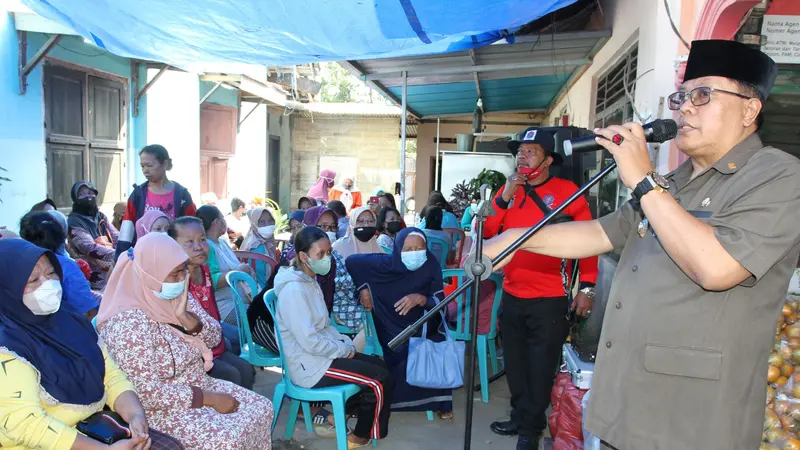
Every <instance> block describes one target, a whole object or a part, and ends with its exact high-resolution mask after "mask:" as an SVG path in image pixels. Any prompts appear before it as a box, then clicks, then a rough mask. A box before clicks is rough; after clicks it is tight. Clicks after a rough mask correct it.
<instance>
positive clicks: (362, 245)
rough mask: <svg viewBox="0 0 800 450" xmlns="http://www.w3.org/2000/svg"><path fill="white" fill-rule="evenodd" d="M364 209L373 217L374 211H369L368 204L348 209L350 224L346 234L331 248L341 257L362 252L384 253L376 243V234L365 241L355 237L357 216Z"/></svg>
mask: <svg viewBox="0 0 800 450" xmlns="http://www.w3.org/2000/svg"><path fill="white" fill-rule="evenodd" d="M365 211H368V212H369V213H370V214H371V215H372V217H375V213H373V212H372V211H370V209H369V206H362V207H360V208H356V209H354V210H352V211H350V226H349V227H348V228H347V235H346V236H345V237H343V238H341V239H339V240H338V241H336V242H334V244H333V249H334V250H336V251H337V252H338V253H339V254H340V255H342V258H345V259H346V258H347V257H348V256H350V255H356V254H362V253H386V252H385V251H384V250H383V248H382V247H381V246H380V245H378V237H377V236H372V238H371V239H370V240H368V241H367V242H361V241H360V240H359V239H358V238H357V237H356V235H355V229H356V228H358V227H357V226H356V222H357V221H358V216H360V215H361V214H362V213H363V212H365ZM376 220H377V219H376Z"/></svg>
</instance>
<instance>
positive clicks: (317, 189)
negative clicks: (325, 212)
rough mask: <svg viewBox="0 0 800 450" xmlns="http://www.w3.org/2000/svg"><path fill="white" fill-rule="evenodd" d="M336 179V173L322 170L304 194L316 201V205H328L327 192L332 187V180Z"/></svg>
mask: <svg viewBox="0 0 800 450" xmlns="http://www.w3.org/2000/svg"><path fill="white" fill-rule="evenodd" d="M335 178H336V171H334V170H330V169H322V170H320V171H319V179H317V182H316V183H314V186H311V189H309V190H308V192H307V193H306V195H307V196H309V197H311V198H313V199H314V200H316V203H317V205H324V204H325V203H328V191H330V190H331V188H332V187H333V180H334V179H335Z"/></svg>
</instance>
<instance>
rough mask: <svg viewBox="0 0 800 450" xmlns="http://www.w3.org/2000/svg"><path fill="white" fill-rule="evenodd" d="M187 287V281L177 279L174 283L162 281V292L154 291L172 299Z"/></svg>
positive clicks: (162, 296)
mask: <svg viewBox="0 0 800 450" xmlns="http://www.w3.org/2000/svg"><path fill="white" fill-rule="evenodd" d="M185 288H186V282H184V281H176V282H174V283H161V292H159V291H153V293H154V294H156V295H157V296H159V297H160V298H163V299H164V300H172V299H174V298H176V297H177V296H179V295H181V294H183V290H184V289H185Z"/></svg>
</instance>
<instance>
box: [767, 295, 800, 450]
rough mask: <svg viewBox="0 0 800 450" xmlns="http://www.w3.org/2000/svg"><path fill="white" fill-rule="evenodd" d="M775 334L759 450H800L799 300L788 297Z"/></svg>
mask: <svg viewBox="0 0 800 450" xmlns="http://www.w3.org/2000/svg"><path fill="white" fill-rule="evenodd" d="M776 333H777V334H776V337H775V345H774V346H773V349H772V350H773V351H772V353H770V355H769V367H768V368H767V382H768V385H767V410H766V414H765V417H764V433H763V435H762V437H763V441H764V442H763V443H762V444H761V447H760V449H759V450H800V424H798V422H800V297H794V296H789V298H787V300H786V304H785V305H784V307H783V312H782V314H781V319H780V320H779V321H778V327H777V330H776Z"/></svg>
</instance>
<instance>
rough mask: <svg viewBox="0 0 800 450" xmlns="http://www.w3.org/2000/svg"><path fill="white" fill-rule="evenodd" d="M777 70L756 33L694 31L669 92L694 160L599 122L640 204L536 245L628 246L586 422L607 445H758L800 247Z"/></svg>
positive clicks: (578, 251)
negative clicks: (656, 158) (767, 118)
mask: <svg viewBox="0 0 800 450" xmlns="http://www.w3.org/2000/svg"><path fill="white" fill-rule="evenodd" d="M776 74H777V68H776V66H775V63H774V62H773V61H772V60H771V59H770V58H769V57H768V56H766V55H765V54H763V53H761V52H760V51H758V50H755V49H752V48H750V47H747V46H745V45H744V44H741V43H738V42H734V41H695V42H694V43H693V44H692V49H691V52H690V54H689V61H688V63H687V67H686V76H685V78H684V83H683V85H682V87H681V90H680V92H677V93H675V94H673V95H671V96H670V97H669V107H670V109H673V110H678V111H680V118H679V120H678V125H679V132H678V136H677V138H676V139H675V141H674V142H675V145H677V147H678V149H680V150H681V151H683V152H684V153H685V154H686V155H688V156H689V157H690V158H691V159H690V160H689V161H686V162H685V163H684V164H682V165H681V166H680V167H679V168H678V169H677V170H675V171H674V172H672V173H670V174H668V175H666V176H664V177H662V176H661V175H659V174H658V173H656V172H654V170H653V166H652V164H651V162H650V158H649V155H648V152H647V148H646V145H645V139H644V133H643V131H642V128H641V127H640V126H639V125H637V124H632V123H629V124H625V125H622V126H611V127H608V128H605V129H601V130H596V133H597V134H599V135H601V136H603V137H605V139H600V140H599V141H600V142H601V143H602V145H603V147H605V148H606V149H608V150H609V151H610V152H611V153H612V154H613V155H614V159H615V160H616V161H617V164H618V165H619V174H620V177H621V179H622V181H623V182H624V183H625V185H626V186H627V187H629V188H630V189H632V190H633V194H632V200H631V201H629V202H628V203H626V204H625V205H624V206H622V207H621V208H620V209H619V210H617V211H615V212H614V213H612V214H609V215H607V216H605V217H602V218H600V219H599V220H595V221H591V222H587V221H584V222H571V223H565V224H558V225H552V226H548V227H545V228H544V229H543V230H541V231H540V232H539V233H537V234H536V235H534V236H533V237H532V238H531V239H530V240H529V241H528V242H527V243H526V244H525V246H524V247H523V249H525V250H527V251H533V252H536V253H541V254H545V255H549V256H555V257H560V258H568V259H579V258H586V257H588V256H591V255H598V254H602V253H605V252H608V251H610V250H612V249H621V250H622V255H621V259H620V261H619V265H618V267H617V272H616V275H615V279H614V283H613V286H612V288H611V293H610V296H609V301H608V307H607V309H606V313H605V319H604V323H603V331H602V334H601V337H600V351H599V352H598V355H597V364H596V367H595V376H594V380H593V382H592V397H591V401H590V402H589V410H588V412H587V413H588V414H587V420H586V425H587V427H588V429H589V430H590V431H591V432H592V433H594V434H595V435H597V436H599V437H600V438H601V439H602V440H603V441H604V445H605V446H606V447H607V448H616V449H619V450H649V449H653V450H656V449H658V450H692V449H715V450H755V449H757V448H758V447H759V442H760V441H761V431H762V426H763V422H764V409H765V403H766V386H767V368H768V365H767V358H768V355H769V353H770V348H771V346H772V343H773V339H774V337H775V328H776V326H777V321H778V318H779V316H780V314H781V308H782V305H783V302H784V299H785V297H786V289H787V287H788V284H789V280H790V278H791V275H792V272H793V270H794V268H795V265H796V262H797V258H798V254H799V253H800V161H798V160H797V159H796V158H794V157H793V156H790V155H788V154H787V153H784V152H782V151H781V150H778V149H775V148H772V147H765V146H764V145H763V144H762V143H761V140H760V138H759V136H758V129H759V127H760V125H761V120H762V119H761V111H762V109H763V106H764V100H765V99H766V98H767V96H768V95H769V92H770V90H771V88H772V85H773V83H774V81H775V77H776ZM615 135H618V136H615ZM620 138H621V142H620ZM613 141H616V142H619V144H615V143H614V142H613ZM523 232H524V230H520V229H516V230H510V231H508V232H506V233H503V234H502V235H500V236H499V237H496V238H494V239H492V240H491V241H489V242H488V243H487V246H486V247H485V249H486V253H487V254H488V255H489V256H490V257H491V256H494V255H496V254H498V253H499V252H500V250H502V249H503V248H505V247H506V246H507V245H508V244H510V243H511V242H513V241H514V240H515V239H516V238H518V237H519V236H520V235H521V234H522V233H523ZM506 261H508V258H507V259H506Z"/></svg>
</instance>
